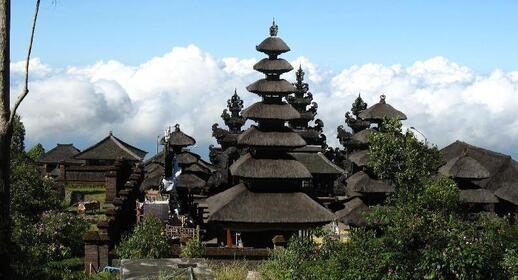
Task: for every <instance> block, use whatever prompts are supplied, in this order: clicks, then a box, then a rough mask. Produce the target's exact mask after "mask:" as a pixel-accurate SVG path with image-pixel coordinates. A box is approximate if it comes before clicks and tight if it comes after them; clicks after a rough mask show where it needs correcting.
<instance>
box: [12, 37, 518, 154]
mask: <svg viewBox="0 0 518 280" xmlns="http://www.w3.org/2000/svg"><path fill="white" fill-rule="evenodd" d="M256 61H257V60H256V59H254V58H249V59H241V58H236V57H227V58H215V57H213V56H212V55H210V54H208V53H206V52H204V51H203V50H201V49H200V48H198V47H196V46H194V45H190V46H187V47H175V48H173V49H172V50H171V51H170V52H168V53H166V54H164V55H162V56H158V57H154V58H151V59H150V60H149V61H147V62H146V63H143V64H141V65H136V66H135V65H126V64H124V63H121V62H118V61H114V60H108V61H106V62H104V61H100V62H97V63H95V64H93V65H90V66H86V67H78V66H70V67H67V68H66V69H55V68H53V67H51V66H49V65H46V64H43V63H42V62H41V61H40V60H39V59H33V60H32V61H31V84H30V90H31V92H30V94H29V96H28V98H27V99H26V100H25V102H24V104H22V107H21V112H20V113H21V114H22V117H23V120H24V123H25V125H26V128H27V137H28V138H29V139H33V140H34V141H46V140H49V139H50V140H52V141H48V142H61V139H64V138H66V139H72V140H74V141H75V139H78V140H77V141H79V139H81V140H82V141H85V142H86V143H93V142H95V141H96V140H98V139H100V138H101V137H102V136H103V135H106V134H107V132H108V131H109V130H113V131H115V132H116V133H118V134H119V135H121V136H122V137H125V138H127V139H128V141H130V142H132V143H136V142H138V143H145V145H147V147H145V148H147V149H148V150H150V152H151V151H153V150H154V148H150V147H154V143H155V139H156V135H158V134H161V132H162V131H163V129H164V128H165V127H166V126H167V125H173V124H175V123H176V122H179V123H181V126H182V129H183V130H185V131H186V132H187V133H190V134H191V135H193V136H194V137H195V138H196V139H197V141H198V143H199V144H198V145H199V146H200V147H203V146H206V145H208V144H209V143H212V142H213V139H212V136H211V128H210V127H211V125H212V124H213V123H214V122H219V123H222V121H221V119H220V114H221V111H222V110H223V109H224V108H225V106H226V100H227V99H228V98H229V97H230V96H231V95H232V93H233V91H234V88H237V90H238V93H239V94H240V96H241V97H242V98H243V99H244V100H245V106H248V105H250V104H252V102H254V101H255V100H257V99H258V97H257V96H256V95H254V94H251V93H248V92H246V90H245V87H246V86H247V85H248V84H249V83H251V82H253V81H254V80H256V79H258V78H260V77H261V75H260V74H259V73H257V72H255V71H253V70H252V66H253V64H254V63H256ZM292 64H293V66H294V67H295V68H297V67H298V65H299V64H301V65H302V67H303V69H304V71H305V72H306V80H307V82H308V83H309V84H310V90H311V91H312V92H313V95H314V98H315V101H317V102H318V103H319V111H318V113H319V114H318V118H321V119H323V120H324V123H325V132H326V134H327V137H328V142H329V143H330V144H332V145H337V141H336V139H335V138H336V127H337V126H338V125H340V124H343V122H344V114H345V112H346V111H347V110H349V109H350V107H351V104H352V102H353V101H354V99H355V98H356V96H357V95H358V93H361V95H362V97H363V98H364V100H365V101H366V102H367V103H368V104H369V105H372V104H374V103H375V102H377V101H378V100H379V95H380V94H385V95H386V96H387V102H388V103H390V104H391V105H393V106H394V107H396V108H398V109H400V110H401V111H403V112H405V113H406V114H407V116H408V120H407V121H406V122H405V125H406V126H407V127H408V126H415V127H417V128H418V129H420V130H421V131H422V132H423V133H424V134H425V135H426V136H427V137H428V139H429V140H430V141H431V142H434V143H436V144H438V145H439V146H443V145H446V144H448V143H450V142H452V141H454V140H455V139H461V140H465V141H468V142H471V143H473V144H476V145H480V146H484V147H489V148H492V149H495V150H497V151H501V152H506V153H512V151H514V150H516V149H517V148H518V144H514V143H518V110H516V108H518V72H508V73H507V72H503V71H501V70H495V71H493V72H492V73H490V74H489V75H480V74H477V73H475V71H473V70H471V69H469V68H468V67H466V66H462V65H459V64H457V63H454V62H452V61H449V60H448V59H446V58H443V57H434V58H431V59H428V60H424V61H417V62H415V63H414V64H413V65H410V66H402V65H389V66H387V65H381V64H375V63H370V64H364V65H354V66H351V67H348V68H345V69H343V70H342V71H341V72H339V73H334V72H332V71H330V70H328V69H321V68H319V67H318V65H315V64H314V63H312V62H311V61H310V59H309V58H306V57H299V58H297V59H295V60H294V61H292ZM11 69H12V71H13V78H12V81H13V92H14V93H15V92H17V89H18V88H19V87H20V85H19V82H20V80H21V79H20V77H21V75H22V73H23V62H15V63H12V65H11ZM285 76H286V78H287V79H289V80H294V77H295V75H294V71H293V72H292V73H289V74H287V75H285Z"/></svg>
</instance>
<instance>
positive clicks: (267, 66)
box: [254, 58, 293, 74]
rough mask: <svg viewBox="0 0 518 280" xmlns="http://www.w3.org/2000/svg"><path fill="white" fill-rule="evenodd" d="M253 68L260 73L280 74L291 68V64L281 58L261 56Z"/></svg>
mask: <svg viewBox="0 0 518 280" xmlns="http://www.w3.org/2000/svg"><path fill="white" fill-rule="evenodd" d="M254 70H256V71H259V72H262V73H265V74H266V73H268V74H270V73H272V74H282V73H286V72H289V71H291V70H293V66H291V64H290V63H289V62H288V61H286V60H285V59H282V58H277V59H269V58H263V59H261V60H260V61H259V62H257V63H256V64H255V65H254Z"/></svg>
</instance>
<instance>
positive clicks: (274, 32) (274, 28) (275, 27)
mask: <svg viewBox="0 0 518 280" xmlns="http://www.w3.org/2000/svg"><path fill="white" fill-rule="evenodd" d="M278 31H279V26H278V25H277V24H275V18H273V22H272V26H270V36H277V32H278Z"/></svg>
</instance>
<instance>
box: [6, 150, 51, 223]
mask: <svg viewBox="0 0 518 280" xmlns="http://www.w3.org/2000/svg"><path fill="white" fill-rule="evenodd" d="M60 208H61V200H60V199H59V196H58V192H57V186H56V184H55V183H54V182H53V181H52V180H51V179H45V178H41V174H40V172H39V171H38V169H37V167H36V166H35V165H34V164H33V163H31V162H29V161H28V160H18V161H15V162H13V163H12V164H11V209H12V212H13V215H14V216H16V215H18V216H19V215H22V216H24V217H25V218H27V219H30V220H35V219H37V218H38V217H39V215H40V214H41V213H43V212H44V211H48V210H58V209H60Z"/></svg>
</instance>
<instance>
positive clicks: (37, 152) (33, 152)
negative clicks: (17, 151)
mask: <svg viewBox="0 0 518 280" xmlns="http://www.w3.org/2000/svg"><path fill="white" fill-rule="evenodd" d="M44 154H45V148H43V145H41V144H40V143H38V144H36V145H34V146H33V147H32V148H31V149H30V150H29V151H28V152H27V156H28V157H29V158H30V159H31V160H33V161H37V160H38V159H39V158H40V157H41V156H43V155H44Z"/></svg>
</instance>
